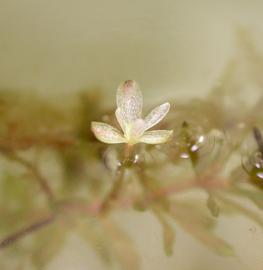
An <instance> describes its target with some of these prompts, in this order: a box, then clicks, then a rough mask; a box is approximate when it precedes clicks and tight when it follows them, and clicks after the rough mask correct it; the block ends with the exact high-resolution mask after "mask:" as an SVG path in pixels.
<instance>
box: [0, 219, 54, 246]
mask: <svg viewBox="0 0 263 270" xmlns="http://www.w3.org/2000/svg"><path fill="white" fill-rule="evenodd" d="M54 220H55V216H54V215H53V214H50V215H49V216H47V217H45V218H42V219H41V220H38V221H36V222H34V223H32V224H30V225H28V226H26V227H24V228H22V229H20V230H18V231H16V232H15V233H12V234H10V235H9V236H7V237H6V238H4V239H3V240H2V241H0V249H4V248H7V247H9V246H10V245H11V244H14V243H15V242H17V241H18V240H20V239H21V238H24V237H25V236H27V235H30V234H32V233H34V232H36V231H38V230H40V229H42V228H44V227H46V226H47V225H49V224H51V223H52V222H53V221H54Z"/></svg>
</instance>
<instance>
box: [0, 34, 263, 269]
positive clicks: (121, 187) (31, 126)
mask: <svg viewBox="0 0 263 270" xmlns="http://www.w3.org/2000/svg"><path fill="white" fill-rule="evenodd" d="M241 39H242V42H241V43H239V44H241V45H242V46H245V49H244V51H246V53H245V55H238V56H237V57H235V58H234V60H231V61H230V62H229V64H228V65H227V67H226V69H225V71H224V72H223V74H222V76H221V77H220V79H219V81H220V84H218V83H217V84H216V87H215V88H214V89H213V90H212V91H211V93H210V94H209V95H208V96H207V97H206V99H194V100H189V101H187V102H183V103H180V102H179V101H178V100H176V102H174V101H171V109H170V112H169V114H168V115H167V117H166V118H165V119H164V116H165V115H166V114H167V112H168V110H169V108H170V105H169V103H164V104H163V105H161V106H159V107H157V108H156V109H154V110H153V111H152V112H151V113H150V114H149V115H148V116H147V117H146V118H145V119H144V120H143V119H142V118H141V111H142V97H141V94H140V92H139V90H138V87H137V84H136V83H135V82H134V81H126V82H125V83H123V84H122V85H121V86H120V87H119V89H118V92H117V110H116V111H115V112H114V110H115V109H110V110H107V111H106V110H105V109H103V108H102V106H101V103H102V98H101V97H100V96H99V95H98V94H97V91H94V92H93V91H92V90H91V89H89V91H87V92H86V93H84V94H83V95H82V96H81V98H80V99H79V102H78V104H77V106H76V105H74V106H72V107H68V108H66V109H65V108H61V107H59V106H57V105H52V104H50V103H48V102H47V101H43V100H42V99H39V98H37V97H33V96H28V97H26V96H24V95H22V94H20V96H19V94H17V93H16V92H15V91H14V92H13V93H14V95H12V93H10V91H8V92H7V91H4V90H2V91H1V92H0V101H1V102H0V110H1V114H0V152H1V164H2V166H1V168H2V172H1V177H0V186H1V189H0V215H1V221H0V237H1V239H2V240H1V241H0V268H1V269H17V268H16V267H20V268H19V269H27V265H28V260H30V264H31V265H33V266H34V267H35V268H36V269H43V267H45V265H46V264H47V263H48V262H49V261H50V260H51V259H52V258H53V257H54V256H56V254H57V253H58V252H59V251H60V250H61V248H62V247H63V245H64V243H65V239H66V238H67V237H68V235H69V234H72V233H73V232H74V233H75V234H77V235H79V236H80V237H81V239H83V240H84V241H87V244H88V245H91V246H93V247H94V250H95V251H96V252H97V253H98V255H99V256H100V257H101V258H102V259H103V260H104V261H105V263H106V264H107V265H108V266H107V267H109V265H111V264H114V263H116V262H117V264H119V266H120V267H121V268H122V269H128V270H129V269H130V270H133V269H135V270H136V269H140V256H142V254H138V252H137V250H136V248H135V247H134V244H133V241H132V239H131V238H130V237H129V235H127V233H126V232H125V231H124V230H123V228H122V226H121V223H120V222H117V221H116V220H115V219H114V218H113V217H112V214H113V213H116V212H122V211H124V210H125V211H128V210H129V211H130V212H132V211H137V213H143V212H150V213H151V214H152V215H154V217H156V219H157V220H158V221H159V223H160V224H161V226H162V234H163V247H164V252H165V253H166V254H167V255H169V256H172V255H173V252H174V249H175V248H176V245H175V239H176V237H175V231H176V228H177V226H180V227H182V228H183V229H184V230H185V231H186V232H187V233H189V234H190V235H191V236H193V237H194V238H195V239H197V240H198V241H199V242H200V243H201V244H203V245H205V246H206V247H207V248H209V249H211V250H213V251H214V252H216V253H217V254H219V255H222V256H233V255H234V254H235V252H234V248H233V247H232V245H231V243H228V241H226V240H224V239H222V238H221V237H220V236H218V235H217V234H216V233H215V228H216V224H217V221H218V219H219V218H220V216H223V215H224V216H228V215H237V214H238V215H243V216H245V217H247V218H248V219H250V220H252V221H253V222H255V223H257V224H258V225H259V226H261V227H262V228H263V220H262V218H261V217H260V216H259V215H258V213H257V212H256V211H254V210H253V209H252V208H251V207H248V206H247V205H246V204H244V203H243V202H244V200H247V201H250V202H251V203H253V204H254V205H256V206H257V207H258V208H259V209H262V208H263V203H262V202H263V200H262V198H263V192H262V187H263V185H262V183H263V182H262V175H263V165H262V164H263V160H262V156H263V154H262V145H263V143H262V141H263V140H262V121H263V119H262V115H263V112H262V108H263V106H262V105H263V98H262V96H260V98H257V99H256V100H255V101H254V102H253V103H252V104H247V103H246V102H244V100H243V99H242V98H243V96H242V93H241V92H240V91H239V88H238V87H239V80H237V79H236V78H238V77H239V68H240V67H241V66H242V67H246V68H247V69H248V70H249V71H251V70H252V71H253V72H247V73H246V74H247V76H252V78H249V80H248V81H253V83H254V84H257V85H259V86H260V87H263V85H262V81H261V76H258V75H257V74H261V73H257V72H258V71H259V70H260V72H261V71H262V69H261V67H263V62H262V61H261V60H260V57H255V55H258V54H257V53H256V52H255V50H254V49H253V47H252V46H251V44H249V41H248V40H246V39H244V35H241ZM251 59H252V60H251ZM237 86H238V87H237ZM235 89H238V91H235ZM230 90H232V91H231V92H230ZM246 95H247V92H245V97H244V98H246ZM18 96H19V97H20V98H18ZM229 99H231V102H228V100H229ZM241 106H242V111H241V110H239V108H240V107H241ZM76 108H77V109H76ZM115 115H116V117H117V120H118V123H119V124H120V127H121V129H122V131H123V134H122V133H121V132H119V131H117V130H116V129H115V128H113V127H112V125H113V126H115V124H117V123H116V120H115ZM160 120H163V121H161V122H160ZM94 121H96V122H94ZM99 121H103V122H105V123H100V122H99ZM155 124H156V125H157V124H158V126H159V127H158V131H147V130H148V129H150V128H151V127H153V126H154V125H155ZM91 125H92V130H91V128H90V126H91ZM159 130H160V131H159ZM92 131H93V132H94V133H95V136H96V137H97V138H98V139H99V140H101V141H102V142H103V143H102V142H100V141H99V140H97V138H96V137H95V136H94V134H93V132H92ZM172 132H173V133H174V134H173V136H171V133H172ZM105 143H107V144H105ZM115 143H124V144H115ZM159 143H162V144H159ZM234 157H238V158H234ZM188 191H199V193H200V192H201V193H202V194H203V195H204V196H203V197H202V198H200V197H199V196H195V195H194V196H193V194H188ZM181 194H184V195H185V196H180V195H181ZM157 248H159V247H157ZM178 248H179V247H178ZM10 258H12V266H11V265H10ZM107 269H108V268H107Z"/></svg>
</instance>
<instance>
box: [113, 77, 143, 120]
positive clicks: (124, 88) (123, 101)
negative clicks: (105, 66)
mask: <svg viewBox="0 0 263 270" xmlns="http://www.w3.org/2000/svg"><path fill="white" fill-rule="evenodd" d="M116 100H117V107H118V108H120V110H121V112H122V115H123V119H124V120H125V122H127V123H131V122H133V121H135V120H136V119H137V118H140V117H141V113H142V105H143V98H142V93H141V91H140V89H139V86H138V84H137V83H136V82H135V81H133V80H128V81H125V82H123V83H121V84H120V86H119V87H118V89H117V95H116Z"/></svg>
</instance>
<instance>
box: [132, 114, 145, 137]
mask: <svg viewBox="0 0 263 270" xmlns="http://www.w3.org/2000/svg"><path fill="white" fill-rule="evenodd" d="M144 130H145V121H144V120H143V119H141V118H138V119H136V120H135V121H134V123H133V124H132V128H131V131H130V137H131V138H134V139H137V138H139V137H141V136H142V134H143V133H144Z"/></svg>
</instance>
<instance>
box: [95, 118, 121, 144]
mask: <svg viewBox="0 0 263 270" xmlns="http://www.w3.org/2000/svg"><path fill="white" fill-rule="evenodd" d="M91 130H92V131H93V133H94V135H95V137H96V138H97V139H98V140H100V141H102V142H104V143H124V142H126V140H125V138H124V137H123V136H122V134H121V133H120V132H119V131H118V130H117V129H116V128H114V127H112V126H110V125H108V124H105V123H101V122H92V123H91Z"/></svg>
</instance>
